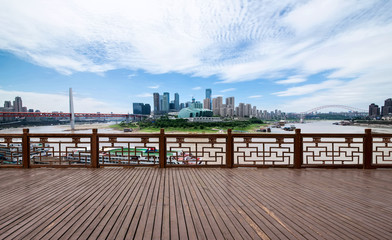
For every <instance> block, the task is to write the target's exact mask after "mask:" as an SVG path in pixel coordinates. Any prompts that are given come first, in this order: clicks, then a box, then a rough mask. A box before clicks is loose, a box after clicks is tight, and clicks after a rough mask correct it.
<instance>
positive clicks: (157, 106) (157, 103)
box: [153, 93, 159, 115]
mask: <svg viewBox="0 0 392 240" xmlns="http://www.w3.org/2000/svg"><path fill="white" fill-rule="evenodd" d="M153 96H154V114H155V115H156V114H158V112H159V93H154V94H153Z"/></svg>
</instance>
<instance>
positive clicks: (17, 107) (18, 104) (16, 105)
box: [14, 97, 23, 112]
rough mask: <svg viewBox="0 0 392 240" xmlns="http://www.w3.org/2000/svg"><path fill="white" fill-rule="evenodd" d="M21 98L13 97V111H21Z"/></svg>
mask: <svg viewBox="0 0 392 240" xmlns="http://www.w3.org/2000/svg"><path fill="white" fill-rule="evenodd" d="M22 107H23V105H22V98H21V97H15V101H14V111H15V112H22Z"/></svg>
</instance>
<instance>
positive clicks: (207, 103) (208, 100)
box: [203, 98, 211, 110]
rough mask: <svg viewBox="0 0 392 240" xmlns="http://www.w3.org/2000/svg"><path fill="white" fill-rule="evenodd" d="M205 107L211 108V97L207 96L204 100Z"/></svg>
mask: <svg viewBox="0 0 392 240" xmlns="http://www.w3.org/2000/svg"><path fill="white" fill-rule="evenodd" d="M203 108H205V109H210V110H211V99H209V98H206V99H204V100H203Z"/></svg>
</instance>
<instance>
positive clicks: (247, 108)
mask: <svg viewBox="0 0 392 240" xmlns="http://www.w3.org/2000/svg"><path fill="white" fill-rule="evenodd" d="M251 115H252V105H250V104H249V103H248V104H246V105H245V109H244V117H250V116H251Z"/></svg>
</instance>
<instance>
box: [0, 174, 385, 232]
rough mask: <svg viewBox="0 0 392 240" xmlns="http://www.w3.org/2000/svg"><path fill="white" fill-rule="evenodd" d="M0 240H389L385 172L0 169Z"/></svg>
mask: <svg viewBox="0 0 392 240" xmlns="http://www.w3.org/2000/svg"><path fill="white" fill-rule="evenodd" d="M0 199H1V202H2V204H1V206H0V239H77V238H80V239H87V238H91V239H105V238H107V239H123V238H126V239H132V238H135V239H391V238H392V228H391V227H390V222H391V221H392V169H371V170H360V169H313V168H311V169H310V168H308V169H288V168H279V169H276V168H269V169H257V168H233V169H229V168H198V169H195V168H165V169H162V168H152V167H149V168H144V167H142V168H98V169H94V168H67V169H54V168H38V169H9V168H8V169H6V168H0Z"/></svg>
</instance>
